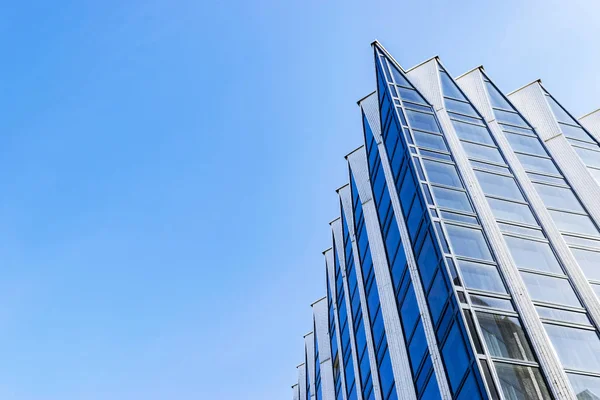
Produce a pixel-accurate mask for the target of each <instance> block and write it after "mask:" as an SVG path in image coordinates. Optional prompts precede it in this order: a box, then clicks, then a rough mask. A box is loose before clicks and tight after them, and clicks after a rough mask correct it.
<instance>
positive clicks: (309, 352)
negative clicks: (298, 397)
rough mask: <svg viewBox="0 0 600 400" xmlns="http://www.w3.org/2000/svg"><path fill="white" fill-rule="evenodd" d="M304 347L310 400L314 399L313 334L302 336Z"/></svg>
mask: <svg viewBox="0 0 600 400" xmlns="http://www.w3.org/2000/svg"><path fill="white" fill-rule="evenodd" d="M304 347H305V348H306V359H305V360H304V362H305V363H306V366H307V367H308V384H309V385H310V399H309V398H307V399H306V400H311V399H313V398H314V397H315V338H314V334H313V332H310V333H307V334H306V335H304Z"/></svg>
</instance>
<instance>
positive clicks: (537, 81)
mask: <svg viewBox="0 0 600 400" xmlns="http://www.w3.org/2000/svg"><path fill="white" fill-rule="evenodd" d="M536 83H539V84H540V85H541V84H542V80H541V79H536V80H534V81H532V82H529V83H527V84H525V85H523V86H521V87H520V88H518V89H515V90H513V91H512V92H510V93H507V94H506V97H510V95H512V94H515V93H517V92H518V91H520V90H523V89H525V88H526V87H528V86H531V85H534V84H536Z"/></svg>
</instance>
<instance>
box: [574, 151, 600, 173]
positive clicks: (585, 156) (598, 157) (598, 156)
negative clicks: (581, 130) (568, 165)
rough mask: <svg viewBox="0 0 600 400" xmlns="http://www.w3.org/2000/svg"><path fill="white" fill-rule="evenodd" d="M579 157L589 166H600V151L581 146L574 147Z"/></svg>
mask: <svg viewBox="0 0 600 400" xmlns="http://www.w3.org/2000/svg"><path fill="white" fill-rule="evenodd" d="M573 149H575V151H576V152H577V154H578V155H579V157H581V159H582V160H583V162H584V163H585V165H587V166H588V167H596V168H600V153H599V152H597V151H594V150H588V149H582V148H581V147H573Z"/></svg>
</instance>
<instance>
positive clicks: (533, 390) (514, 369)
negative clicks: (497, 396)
mask: <svg viewBox="0 0 600 400" xmlns="http://www.w3.org/2000/svg"><path fill="white" fill-rule="evenodd" d="M494 365H495V367H496V373H497V374H498V379H499V380H500V386H501V387H502V393H503V394H504V398H506V399H508V400H547V399H551V398H552V397H551V396H550V393H548V388H547V387H546V383H545V382H544V379H543V378H542V375H541V374H540V371H539V369H537V368H534V367H526V366H524V365H512V364H504V363H499V362H495V363H494Z"/></svg>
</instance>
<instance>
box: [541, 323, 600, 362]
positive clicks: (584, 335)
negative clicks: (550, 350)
mask: <svg viewBox="0 0 600 400" xmlns="http://www.w3.org/2000/svg"><path fill="white" fill-rule="evenodd" d="M544 327H545V328H546V332H548V336H550V340H551V341H552V344H553V345H554V349H555V350H556V352H557V353H558V358H560V361H561V362H562V364H563V366H564V367H565V368H573V369H579V370H582V371H594V372H600V339H598V334H596V332H595V331H588V330H583V329H578V328H571V327H566V326H558V325H551V324H547V323H545V324H544Z"/></svg>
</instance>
